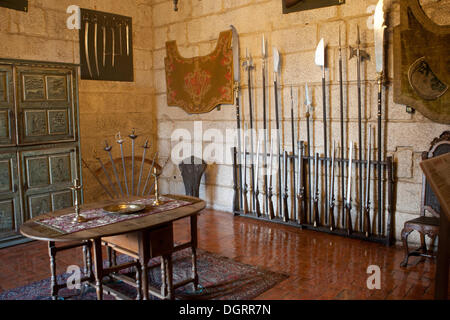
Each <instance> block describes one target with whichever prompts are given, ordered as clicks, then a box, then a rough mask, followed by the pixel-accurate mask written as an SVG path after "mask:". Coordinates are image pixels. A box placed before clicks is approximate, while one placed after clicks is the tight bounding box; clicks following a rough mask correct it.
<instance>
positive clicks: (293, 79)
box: [151, 0, 450, 240]
mask: <svg viewBox="0 0 450 320" xmlns="http://www.w3.org/2000/svg"><path fill="white" fill-rule="evenodd" d="M345 2H346V3H345V4H344V5H341V6H334V7H328V8H321V9H316V10H310V11H303V12H297V13H291V14H287V15H283V14H282V5H281V1H280V0H245V1H244V0H239V1H236V0H181V1H179V11H178V12H174V11H173V10H172V1H171V0H153V1H152V2H151V6H152V12H153V19H152V27H153V39H154V46H153V50H154V51H153V75H154V81H155V108H156V109H155V112H156V118H157V119H158V148H159V150H160V152H161V154H162V155H163V156H165V157H167V156H168V155H169V153H170V151H171V149H172V147H174V146H175V145H176V144H177V143H178V142H177V141H171V132H173V130H174V129H176V128H184V129H186V130H187V131H188V132H190V133H191V141H194V140H197V141H198V142H201V144H202V145H203V150H204V151H205V150H207V146H208V144H209V143H210V142H209V140H208V139H201V138H200V137H194V132H193V130H194V122H195V121H201V126H202V128H203V132H205V131H206V130H207V129H218V130H219V131H220V132H222V133H223V134H224V135H225V131H226V129H227V128H236V115H235V108H234V106H231V105H223V106H221V108H220V109H218V110H214V111H212V112H210V113H208V114H203V115H189V114H187V113H185V112H184V111H183V110H181V109H180V108H177V107H172V106H167V101H166V87H165V72H164V57H165V42H166V41H169V40H176V41H177V44H178V47H179V51H180V53H181V55H183V56H184V57H193V56H197V55H206V54H208V53H209V52H211V51H212V50H213V48H214V47H215V43H216V41H217V39H218V35H219V33H220V32H221V31H224V30H227V29H229V25H230V24H233V25H234V26H235V27H236V28H237V30H238V32H239V36H240V46H241V59H242V58H243V57H244V55H245V51H246V50H248V51H249V53H250V54H251V56H252V57H253V61H254V64H255V66H256V69H255V70H254V71H253V72H252V78H253V79H252V85H253V92H252V93H253V97H254V99H253V105H254V110H255V111H254V118H256V121H255V127H256V128H257V129H262V73H261V64H262V58H261V38H262V36H263V35H264V36H265V38H266V41H267V42H268V59H267V66H268V67H267V69H268V72H267V76H268V77H267V80H266V84H268V86H269V87H268V89H267V94H268V95H267V99H268V100H267V101H268V105H269V106H270V107H269V119H270V120H271V121H270V128H275V123H274V119H275V113H274V93H273V72H272V70H273V63H272V61H273V60H272V47H273V46H276V47H277V48H278V50H279V51H280V54H281V61H282V64H281V65H282V67H281V79H280V80H279V82H280V87H281V89H280V90H281V91H280V92H281V97H280V101H281V110H282V119H283V131H282V132H283V134H282V136H283V141H284V143H285V146H286V148H287V150H291V147H290V144H291V138H290V135H291V129H290V101H291V100H290V87H291V86H292V87H293V91H294V103H295V109H294V118H295V123H296V129H297V128H298V127H300V133H299V136H298V137H299V138H300V139H302V140H305V141H306V122H305V107H304V105H303V101H304V92H305V91H304V90H305V84H306V83H308V86H309V87H310V88H311V90H312V96H313V106H314V107H315V108H314V111H313V114H312V117H313V123H312V131H313V132H312V140H313V146H314V151H315V152H320V153H322V152H323V136H322V132H323V127H322V125H323V123H322V87H321V75H322V73H321V69H320V68H319V67H318V66H316V65H315V64H314V54H315V49H316V46H317V44H318V42H319V40H320V39H321V38H324V40H325V42H326V44H327V49H326V54H327V69H326V79H327V92H326V94H327V108H328V109H327V115H328V118H329V123H328V125H329V136H330V140H329V145H331V141H332V140H339V139H340V129H339V128H340V126H339V119H340V118H339V112H340V111H339V69H338V55H339V50H338V32H339V28H340V29H341V35H342V44H343V46H344V48H345V49H344V50H343V54H344V82H345V86H344V96H345V97H344V100H345V103H344V104H345V109H344V114H345V116H344V117H345V118H346V124H345V135H346V140H347V141H354V142H357V141H358V124H357V120H358V111H357V110H358V109H357V105H358V103H357V86H356V79H357V74H356V61H355V59H352V60H349V50H348V47H349V46H355V44H356V35H357V33H356V27H357V25H359V27H360V29H361V42H362V48H363V49H364V50H366V51H367V52H368V53H369V55H370V56H371V60H370V61H368V62H365V63H363V68H362V78H363V79H364V81H363V92H362V93H363V97H362V98H363V106H364V107H363V124H364V125H363V127H364V128H366V125H368V124H372V125H373V126H374V127H376V121H377V89H378V88H377V84H376V72H375V63H374V61H375V59H374V40H373V30H371V29H370V24H371V18H372V15H373V10H374V8H375V5H376V3H377V1H376V0H346V1H345ZM421 3H422V5H423V6H424V9H425V10H426V12H427V14H428V15H429V16H430V17H431V18H432V19H433V20H434V21H436V22H437V23H439V24H448V23H450V18H449V17H450V15H449V13H450V1H449V0H443V1H434V0H427V1H425V0H422V1H421ZM385 7H386V11H387V19H386V24H387V26H388V28H387V31H386V38H387V43H388V44H387V45H388V52H389V53H388V57H387V65H388V71H387V73H388V74H387V76H388V79H392V77H393V62H392V60H393V43H392V40H393V27H394V26H396V25H398V23H399V21H400V14H399V1H396V0H392V1H389V0H387V1H385ZM241 63H242V61H241ZM241 69H242V68H241ZM241 72H242V80H241V85H242V93H241V104H242V109H243V115H242V118H243V119H244V120H245V121H246V122H247V123H248V121H249V115H248V87H247V73H246V72H245V70H244V69H242V70H241ZM392 95H393V88H392V82H388V84H387V86H386V87H385V95H384V101H385V102H384V109H383V127H384V131H383V135H384V141H385V147H386V149H385V151H386V155H387V156H393V158H394V161H395V163H396V168H397V170H396V180H397V203H396V216H395V233H396V238H397V239H399V238H400V230H401V228H402V227H403V223H404V221H406V220H408V219H411V218H413V217H414V216H415V215H417V214H418V211H419V207H420V191H421V182H422V172H421V170H420V168H419V162H420V155H421V152H422V151H424V150H427V149H428V147H429V144H430V142H431V141H432V140H433V138H434V137H436V136H439V135H440V134H441V133H442V132H443V131H444V130H448V129H449V126H448V125H442V124H437V123H434V122H432V121H430V120H428V119H427V118H425V117H423V116H422V115H421V114H420V113H419V112H415V113H413V114H410V113H407V112H406V108H405V106H403V105H398V104H396V103H394V102H393V98H392ZM363 137H365V138H364V140H365V142H366V143H367V132H366V129H365V131H364V133H363ZM185 138H186V137H185ZM255 149H256V147H255ZM223 152H230V151H229V150H226V149H225V148H224V150H223ZM205 156H207V155H205ZM232 187H233V178H232V167H231V165H230V163H229V162H228V163H218V162H217V163H209V166H208V169H207V171H206V173H205V176H204V178H203V181H202V185H201V188H200V195H201V197H202V198H203V199H205V200H206V201H207V202H208V205H209V206H210V207H212V208H216V209H221V210H226V211H231V209H232V196H233V189H232ZM163 190H164V191H167V192H172V193H183V192H184V186H183V183H182V179H181V175H180V172H179V170H178V168H177V166H176V165H174V164H173V163H171V164H170V166H169V167H167V168H166V170H165V172H164V181H163ZM340 196H341V195H339V197H340ZM416 240H417V239H416Z"/></svg>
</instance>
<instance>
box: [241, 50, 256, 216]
mask: <svg viewBox="0 0 450 320" xmlns="http://www.w3.org/2000/svg"><path fill="white" fill-rule="evenodd" d="M243 66H244V68H245V69H246V70H247V74H248V77H247V78H248V82H247V86H248V112H249V116H250V159H251V161H250V177H251V180H250V181H251V183H250V199H251V201H250V210H251V211H252V212H253V211H255V162H254V161H253V158H254V157H255V153H254V150H253V145H254V143H253V101H252V81H251V71H252V69H253V68H254V66H253V60H252V57H251V56H250V55H249V53H248V49H246V51H245V61H244V63H243Z"/></svg>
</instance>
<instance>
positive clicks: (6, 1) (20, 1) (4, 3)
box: [0, 0, 28, 12]
mask: <svg viewBox="0 0 450 320" xmlns="http://www.w3.org/2000/svg"><path fill="white" fill-rule="evenodd" d="M0 7H5V8H9V9H14V10H19V11H25V12H28V0H0Z"/></svg>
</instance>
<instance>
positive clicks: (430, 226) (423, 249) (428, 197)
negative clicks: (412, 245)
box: [400, 131, 450, 267]
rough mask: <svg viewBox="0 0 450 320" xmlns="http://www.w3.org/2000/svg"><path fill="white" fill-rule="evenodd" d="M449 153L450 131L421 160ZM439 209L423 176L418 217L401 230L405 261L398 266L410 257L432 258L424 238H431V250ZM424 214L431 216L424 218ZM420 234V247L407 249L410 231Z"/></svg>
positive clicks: (436, 231)
mask: <svg viewBox="0 0 450 320" xmlns="http://www.w3.org/2000/svg"><path fill="white" fill-rule="evenodd" d="M447 152H450V131H445V132H443V133H442V134H441V135H440V137H439V138H436V139H434V140H433V142H432V143H431V147H430V149H429V150H428V151H425V152H423V153H422V160H426V159H430V158H433V157H435V156H439V155H442V154H445V153H447ZM440 211H441V207H440V204H439V201H438V199H437V197H436V195H435V193H434V192H433V190H432V189H431V186H430V184H429V182H428V181H427V179H426V178H425V176H423V178H422V200H421V205H420V217H418V218H415V219H412V220H409V221H406V222H405V224H404V227H403V230H402V233H401V235H402V241H403V246H404V248H405V259H404V260H403V261H402V263H401V264H400V266H402V267H406V266H407V265H408V259H409V257H410V256H422V257H433V254H432V253H431V254H429V253H428V250H427V245H426V242H425V236H428V237H430V238H431V249H432V248H433V246H434V242H435V239H436V236H438V234H439V224H440V223H439V219H440ZM426 212H429V213H431V215H432V216H426V215H425V214H426ZM414 230H415V231H417V232H419V233H420V241H421V246H420V247H419V248H418V249H416V250H413V251H409V248H408V236H409V234H410V233H411V232H412V231H414Z"/></svg>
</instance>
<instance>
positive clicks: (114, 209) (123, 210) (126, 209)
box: [103, 202, 145, 214]
mask: <svg viewBox="0 0 450 320" xmlns="http://www.w3.org/2000/svg"><path fill="white" fill-rule="evenodd" d="M144 208H145V205H143V204H134V203H127V202H120V203H116V204H111V205H109V206H106V207H103V210H105V211H107V212H110V213H118V214H131V213H135V212H139V211H141V210H144Z"/></svg>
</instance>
